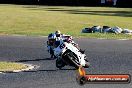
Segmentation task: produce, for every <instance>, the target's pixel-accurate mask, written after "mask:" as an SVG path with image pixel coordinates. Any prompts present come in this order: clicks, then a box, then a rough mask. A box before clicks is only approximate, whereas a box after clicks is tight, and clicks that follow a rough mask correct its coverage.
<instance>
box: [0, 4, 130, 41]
mask: <svg viewBox="0 0 132 88" xmlns="http://www.w3.org/2000/svg"><path fill="white" fill-rule="evenodd" d="M131 24H132V8H113V7H66V6H35V5H0V34H8V35H12V34H19V35H29V36H39V35H42V36H47V35H48V34H49V33H51V32H54V31H55V30H61V31H62V33H66V34H71V35H72V36H75V37H87V38H109V39H111V38H112V39H115V38H119V39H120V38H129V39H132V35H124V34H120V35H115V34H98V33H95V34H83V33H81V30H82V28H85V27H92V26H94V25H100V26H103V25H107V26H110V27H114V26H119V27H121V28H128V29H132V26H131Z"/></svg>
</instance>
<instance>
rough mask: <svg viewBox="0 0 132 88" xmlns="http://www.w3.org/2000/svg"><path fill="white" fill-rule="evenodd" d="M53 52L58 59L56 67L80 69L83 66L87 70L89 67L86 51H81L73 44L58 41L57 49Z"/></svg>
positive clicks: (56, 43)
mask: <svg viewBox="0 0 132 88" xmlns="http://www.w3.org/2000/svg"><path fill="white" fill-rule="evenodd" d="M53 51H54V56H55V57H56V58H57V59H56V67H57V68H59V69H61V68H62V67H64V66H65V65H70V66H73V67H75V68H76V69H78V68H79V66H83V67H86V68H88V67H89V62H88V60H87V59H86V55H85V54H84V51H80V50H79V49H78V48H77V47H75V45H74V44H72V43H67V42H64V41H56V42H55V48H54V50H53Z"/></svg>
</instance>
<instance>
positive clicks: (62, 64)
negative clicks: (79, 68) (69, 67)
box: [56, 59, 65, 69]
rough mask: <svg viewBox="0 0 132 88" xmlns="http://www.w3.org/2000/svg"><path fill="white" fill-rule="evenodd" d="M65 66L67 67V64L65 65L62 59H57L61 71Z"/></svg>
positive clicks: (57, 65)
mask: <svg viewBox="0 0 132 88" xmlns="http://www.w3.org/2000/svg"><path fill="white" fill-rule="evenodd" d="M64 66H65V64H64V62H63V61H62V60H61V59H57V60H56V67H57V68H59V69H61V68H62V67H64Z"/></svg>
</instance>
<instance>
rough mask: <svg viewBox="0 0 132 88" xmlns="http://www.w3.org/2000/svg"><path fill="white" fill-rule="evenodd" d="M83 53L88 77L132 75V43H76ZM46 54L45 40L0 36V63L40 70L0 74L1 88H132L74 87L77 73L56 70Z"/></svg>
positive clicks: (113, 87) (129, 87)
mask: <svg viewBox="0 0 132 88" xmlns="http://www.w3.org/2000/svg"><path fill="white" fill-rule="evenodd" d="M75 40H76V42H77V43H78V44H79V45H80V47H81V48H82V49H86V55H87V56H88V58H89V61H90V63H91V67H90V68H89V69H86V70H87V73H90V74H111V73H115V74H120V73H123V74H130V75H132V40H125V41H121V40H98V39H75ZM48 57H49V54H48V53H47V52H46V38H44V37H25V36H0V61H16V62H21V63H28V64H34V65H38V66H40V68H38V69H34V70H33V71H28V72H20V73H6V74H0V88H82V87H83V88H132V83H130V84H86V85H84V86H80V85H78V84H77V83H76V79H75V78H76V74H75V73H76V70H74V68H72V67H69V66H66V67H64V68H63V70H58V69H57V68H56V67H55V60H50V59H49V58H48Z"/></svg>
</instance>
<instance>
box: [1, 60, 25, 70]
mask: <svg viewBox="0 0 132 88" xmlns="http://www.w3.org/2000/svg"><path fill="white" fill-rule="evenodd" d="M25 68H27V66H26V65H24V64H20V63H14V62H0V71H4V72H6V71H13V70H21V69H25Z"/></svg>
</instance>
